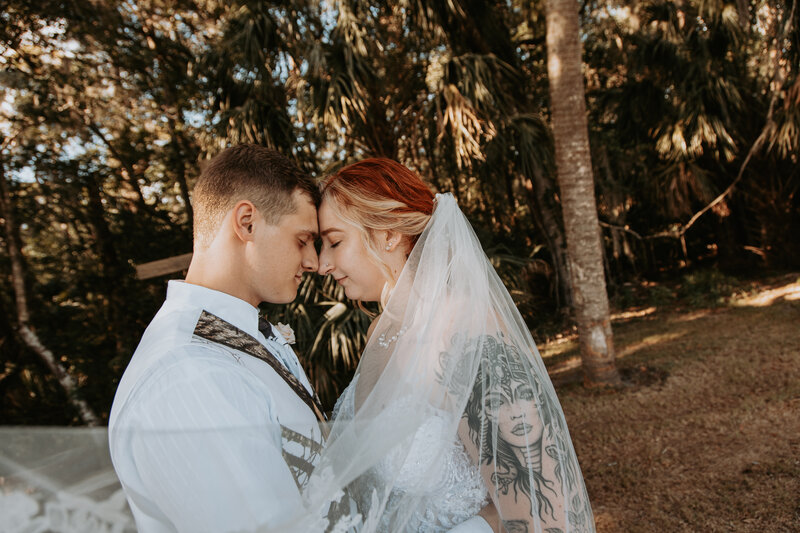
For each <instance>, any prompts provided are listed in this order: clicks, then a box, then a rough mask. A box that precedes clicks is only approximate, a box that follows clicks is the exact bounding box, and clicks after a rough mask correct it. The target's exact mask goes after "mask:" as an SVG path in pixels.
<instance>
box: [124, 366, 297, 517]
mask: <svg viewBox="0 0 800 533" xmlns="http://www.w3.org/2000/svg"><path fill="white" fill-rule="evenodd" d="M191 352H192V353H189V354H185V355H188V356H190V357H177V358H176V360H175V361H174V362H173V363H172V364H171V365H170V366H168V367H167V368H165V369H163V371H159V372H158V375H154V376H151V378H150V379H149V380H148V381H147V383H146V386H145V387H142V389H141V390H139V391H137V401H136V402H135V404H134V405H135V407H136V412H135V423H134V424H133V427H134V428H135V429H134V430H133V431H131V432H130V435H129V438H130V439H131V442H130V450H131V453H132V456H133V461H134V464H135V465H136V470H137V473H138V476H139V478H140V481H141V485H142V487H143V492H144V493H145V494H146V495H147V498H146V499H147V500H148V502H147V503H148V504H150V505H154V506H155V507H156V509H155V510H154V511H153V512H154V514H163V516H162V517H161V520H164V519H166V521H168V522H170V523H171V524H172V525H173V526H174V527H175V529H176V530H177V531H181V532H183V531H186V532H204V531H213V532H224V531H252V530H255V529H256V528H258V527H263V526H267V527H277V526H278V525H279V524H280V522H281V521H282V520H283V519H286V518H287V517H291V516H293V515H294V514H296V513H295V512H293V511H296V512H299V511H300V508H301V504H300V495H299V492H298V490H297V486H296V484H295V482H294V478H293V477H292V474H291V472H290V471H289V468H288V466H287V465H286V462H285V461H284V459H283V456H282V454H281V437H280V427H279V426H278V425H277V420H276V417H275V416H273V413H272V412H271V396H270V392H269V390H268V389H267V387H266V386H265V385H264V383H263V382H261V381H260V380H258V379H257V378H255V376H253V375H252V374H250V373H249V372H248V371H247V370H246V369H245V368H243V367H241V366H239V365H238V363H236V361H235V359H233V358H231V356H230V355H228V354H226V355H225V356H223V357H220V356H219V354H204V353H197V350H192V351H191ZM227 358H231V359H230V360H228V359H227ZM140 507H141V506H140Z"/></svg>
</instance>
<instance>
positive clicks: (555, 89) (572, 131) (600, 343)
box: [546, 0, 620, 386]
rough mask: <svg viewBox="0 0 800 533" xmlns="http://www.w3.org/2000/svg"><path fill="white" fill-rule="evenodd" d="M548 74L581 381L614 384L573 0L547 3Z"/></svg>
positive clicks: (610, 338)
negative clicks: (579, 353)
mask: <svg viewBox="0 0 800 533" xmlns="http://www.w3.org/2000/svg"><path fill="white" fill-rule="evenodd" d="M546 10H547V11H546V20H547V74H548V78H549V82H550V105H551V113H552V122H553V137H554V140H555V152H556V166H557V168H558V184H559V189H560V192H561V209H562V213H563V216H564V229H565V233H566V237H567V254H568V256H569V264H570V268H569V271H570V279H571V283H572V297H573V306H574V309H575V318H576V321H577V324H578V336H579V339H580V345H581V359H582V362H583V369H584V382H585V384H586V385H587V386H595V385H617V384H619V382H620V377H619V373H618V372H617V368H616V365H615V363H614V343H613V335H612V332H611V320H610V316H609V308H608V294H607V292H606V280H605V273H604V271H603V250H602V243H601V240H600V224H599V221H598V218H597V204H596V202H595V195H594V176H593V174H592V161H591V153H590V150H589V131H588V124H587V120H586V96H585V92H584V85H583V71H582V67H583V62H582V58H581V42H580V23H579V19H578V2H577V0H547V7H546Z"/></svg>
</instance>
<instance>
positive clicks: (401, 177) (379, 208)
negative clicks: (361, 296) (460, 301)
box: [321, 158, 434, 279]
mask: <svg viewBox="0 0 800 533" xmlns="http://www.w3.org/2000/svg"><path fill="white" fill-rule="evenodd" d="M321 189H322V202H325V203H327V204H328V205H330V207H331V209H333V211H335V212H336V214H337V215H338V216H339V217H340V218H342V219H343V220H346V221H347V222H349V223H350V224H353V225H354V226H356V227H358V228H359V229H361V240H362V242H363V244H364V247H365V248H366V249H367V251H368V252H369V254H370V255H371V256H372V258H373V260H374V261H375V263H376V264H377V265H378V266H380V267H381V268H382V269H383V270H384V271H385V273H386V274H387V276H388V279H393V275H392V272H391V269H390V268H389V267H388V265H386V264H385V263H384V262H383V260H382V259H381V257H380V253H379V252H378V245H377V243H376V242H375V238H374V236H375V232H376V231H396V232H398V233H400V234H401V235H402V236H403V239H404V240H405V242H406V246H407V252H410V251H411V249H412V248H413V247H414V245H415V244H416V242H417V238H418V237H419V235H420V234H421V233H422V231H423V230H424V229H425V226H427V224H428V220H430V218H431V214H432V213H433V198H434V196H433V193H432V192H431V190H430V189H429V188H428V186H427V185H426V184H425V182H423V181H422V179H421V178H420V177H419V176H417V175H416V174H415V173H414V172H412V171H411V170H409V169H408V168H406V167H405V166H403V165H401V164H400V163H398V162H397V161H392V160H391V159H386V158H370V159H364V160H363V161H359V162H358V163H353V164H350V165H347V166H346V167H343V168H341V169H340V170H339V171H338V172H336V173H335V174H333V175H331V176H329V177H327V178H325V179H324V180H323V181H322V186H321Z"/></svg>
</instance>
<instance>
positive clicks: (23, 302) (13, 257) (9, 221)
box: [0, 165, 100, 426]
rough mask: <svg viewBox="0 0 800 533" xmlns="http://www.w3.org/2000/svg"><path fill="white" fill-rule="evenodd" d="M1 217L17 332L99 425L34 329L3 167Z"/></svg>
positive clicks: (80, 409)
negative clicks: (12, 290) (9, 267)
mask: <svg viewBox="0 0 800 533" xmlns="http://www.w3.org/2000/svg"><path fill="white" fill-rule="evenodd" d="M0 217H1V218H2V220H3V226H4V229H5V230H6V231H5V233H6V247H7V248H8V257H9V259H10V262H11V281H12V284H13V286H14V296H15V303H16V308H17V332H18V333H19V336H20V337H21V338H22V340H23V342H25V344H26V345H27V346H28V348H30V349H31V350H32V351H33V352H34V353H36V354H37V355H38V356H39V357H41V358H42V360H43V361H44V363H45V364H46V365H47V367H48V368H49V369H50V371H51V372H52V373H53V375H55V376H56V379H58V382H59V383H60V384H61V386H62V387H63V388H64V391H65V392H66V393H67V397H68V398H69V400H70V402H71V403H72V404H73V405H74V406H75V408H76V409H77V410H78V413H80V416H81V419H83V421H84V422H85V423H86V424H87V425H90V426H97V425H99V424H100V419H99V418H98V417H97V415H96V414H95V413H94V411H93V410H92V408H91V407H90V406H89V404H87V403H86V402H85V401H84V400H83V399H81V398H79V397H78V396H77V385H76V383H75V380H74V379H73V377H72V376H71V375H70V374H69V373H68V372H67V371H66V370H65V369H64V367H62V366H61V364H60V363H59V362H58V358H57V357H56V355H55V354H54V353H53V352H52V351H50V350H49V349H48V348H47V347H46V346H45V345H44V344H42V342H41V340H40V339H39V336H38V335H37V334H36V331H35V330H34V329H33V326H31V325H30V313H29V312H28V297H27V292H26V290H25V270H24V266H23V262H22V252H21V247H20V245H19V243H18V242H17V225H16V222H15V220H14V213H13V209H12V206H11V202H10V201H9V197H8V192H7V190H6V178H5V172H4V169H3V167H2V165H0Z"/></svg>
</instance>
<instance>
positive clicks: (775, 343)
mask: <svg viewBox="0 0 800 533" xmlns="http://www.w3.org/2000/svg"><path fill="white" fill-rule="evenodd" d="M679 305H680V304H679V302H678V304H676V302H672V303H671V304H670V306H669V307H668V308H655V307H648V308H643V309H634V310H630V311H629V312H628V313H620V314H619V315H618V316H617V318H616V320H615V323H614V335H615V337H614V342H615V345H616V350H617V355H618V362H617V364H618V368H620V370H621V371H622V372H623V375H624V376H625V378H626V382H627V386H626V387H625V388H624V389H622V390H621V391H601V390H587V389H584V388H583V387H582V386H581V385H580V383H579V375H578V372H579V370H578V369H576V368H575V367H576V366H577V363H578V349H577V343H576V341H575V339H574V338H567V339H561V340H559V341H556V342H550V343H548V344H544V345H543V346H542V347H541V349H542V356H543V357H544V358H545V362H546V363H547V364H548V367H550V368H551V372H552V377H553V382H554V384H555V386H556V390H557V391H558V393H559V398H560V399H561V402H562V405H563V407H564V412H565V413H566V417H567V423H568V424H569V429H570V433H571V435H572V439H573V442H574V444H575V448H576V451H577V453H578V459H579V461H580V463H581V467H582V469H583V474H584V477H585V479H586V484H587V487H588V490H589V496H590V499H591V502H592V507H593V509H594V513H595V520H596V522H597V530H598V531H599V532H601V533H616V532H637V531H643V532H650V531H654V532H661V531H664V532H675V531H698V532H713V531H737V532H738V531H743V532H749V531H752V532H756V531H757V532H790V531H791V532H797V531H800V279H798V276H797V275H796V274H794V275H790V276H783V277H781V278H776V279H773V280H771V281H769V282H764V283H761V284H759V285H753V286H751V287H750V288H749V289H748V290H746V291H740V293H739V294H738V295H737V294H735V292H734V295H733V296H732V297H731V298H728V299H727V300H726V301H725V303H724V304H723V305H722V306H715V307H710V308H697V307H690V308H681V307H680V306H679Z"/></svg>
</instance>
